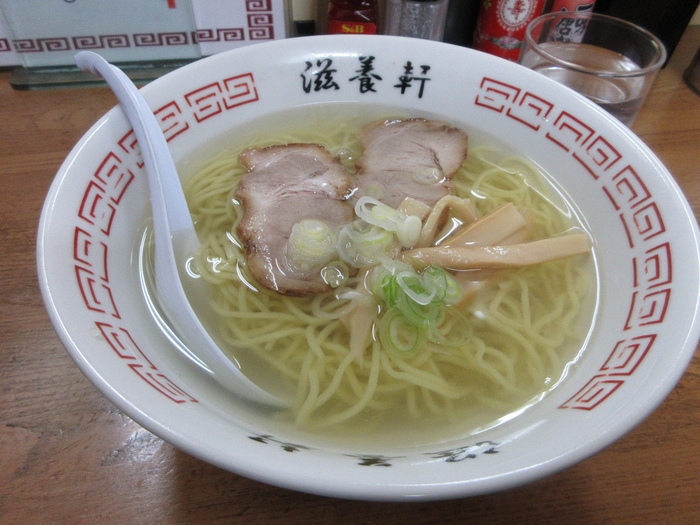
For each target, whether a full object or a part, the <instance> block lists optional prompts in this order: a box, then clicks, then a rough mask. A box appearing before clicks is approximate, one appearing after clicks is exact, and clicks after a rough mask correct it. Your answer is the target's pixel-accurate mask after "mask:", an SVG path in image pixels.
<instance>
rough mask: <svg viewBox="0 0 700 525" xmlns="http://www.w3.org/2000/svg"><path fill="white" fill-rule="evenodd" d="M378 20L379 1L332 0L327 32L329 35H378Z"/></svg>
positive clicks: (329, 6)
mask: <svg viewBox="0 0 700 525" xmlns="http://www.w3.org/2000/svg"><path fill="white" fill-rule="evenodd" d="M378 20H379V8H378V6H377V0H331V1H330V2H328V26H327V30H326V32H327V33H328V34H329V35H333V34H351V35H376V34H377V25H378Z"/></svg>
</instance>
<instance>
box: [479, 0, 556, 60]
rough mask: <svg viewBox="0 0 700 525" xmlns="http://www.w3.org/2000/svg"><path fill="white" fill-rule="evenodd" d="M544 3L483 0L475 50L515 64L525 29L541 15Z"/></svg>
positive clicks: (529, 0) (542, 1)
mask: <svg viewBox="0 0 700 525" xmlns="http://www.w3.org/2000/svg"><path fill="white" fill-rule="evenodd" d="M544 4H545V0H482V2H481V8H480V9H479V17H478V18H477V21H476V30H475V32H474V44H473V47H474V49H478V50H479V51H484V52H486V53H490V54H492V55H496V56H499V57H502V58H505V59H507V60H512V61H513V62H517V60H518V57H519V56H520V48H521V47H522V44H523V40H524V39H525V28H526V27H527V24H529V23H530V21H531V20H532V19H533V18H536V17H538V16H539V15H541V14H542V11H543V9H544Z"/></svg>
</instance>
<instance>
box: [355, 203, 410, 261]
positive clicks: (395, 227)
mask: <svg viewBox="0 0 700 525" xmlns="http://www.w3.org/2000/svg"><path fill="white" fill-rule="evenodd" d="M355 213H356V214H357V216H358V217H359V218H360V219H362V220H363V221H365V222H367V223H369V224H372V225H374V226H377V227H379V228H383V229H385V230H387V231H390V232H395V233H396V237H397V238H398V240H399V243H400V244H401V246H402V247H403V248H411V247H412V246H414V245H415V244H416V242H418V238H419V237H420V231H421V228H422V226H423V223H422V221H421V220H420V217H417V216H415V215H406V214H405V213H403V212H400V211H398V210H396V209H394V208H392V207H390V206H387V205H386V204H384V203H382V202H381V201H379V200H377V199H374V198H372V197H369V196H367V195H364V196H362V197H360V198H359V199H358V200H357V203H355Z"/></svg>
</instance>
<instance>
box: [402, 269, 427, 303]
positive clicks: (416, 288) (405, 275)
mask: <svg viewBox="0 0 700 525" xmlns="http://www.w3.org/2000/svg"><path fill="white" fill-rule="evenodd" d="M395 278H396V283H397V284H398V285H399V286H400V287H401V289H402V290H403V293H405V294H406V295H407V296H408V298H409V299H411V300H413V301H415V302H416V303H418V304H420V305H422V306H425V305H427V304H430V303H432V302H433V299H435V292H436V291H435V288H430V287H426V286H425V280H424V279H422V278H421V276H420V275H418V274H417V273H415V272H400V273H398V274H397V275H396V277H395Z"/></svg>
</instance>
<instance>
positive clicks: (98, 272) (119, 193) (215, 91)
mask: <svg viewBox="0 0 700 525" xmlns="http://www.w3.org/2000/svg"><path fill="white" fill-rule="evenodd" d="M257 100H258V91H257V88H256V86H255V79H254V77H253V74H252V73H243V74H240V75H235V76H232V77H227V78H224V79H222V80H220V81H217V82H213V83H210V84H207V85H204V86H201V87H200V88H197V89H195V90H192V91H190V92H188V93H185V94H184V95H182V97H181V98H179V99H177V100H172V101H170V102H168V103H166V104H164V105H162V106H161V107H160V108H158V109H157V110H155V111H154V114H155V115H156V118H157V119H158V121H159V123H160V125H161V129H162V130H163V133H164V134H165V137H166V139H167V140H168V141H171V140H173V139H175V138H176V137H179V136H181V135H182V134H183V133H185V132H187V131H189V130H190V129H192V128H194V127H196V126H197V125H198V124H199V123H201V122H203V121H205V120H207V119H210V118H212V117H215V116H216V115H220V114H222V113H223V112H224V111H229V110H232V109H235V108H237V107H240V106H242V105H244V104H251V103H254V102H256V101H257ZM142 169H143V158H142V156H141V152H140V149H139V147H138V142H137V141H136V137H135V135H134V132H133V130H129V131H128V132H127V133H126V134H125V135H124V136H123V137H121V138H120V139H119V140H117V141H116V143H115V144H114V146H113V147H112V148H111V149H110V150H109V151H108V152H107V153H106V154H105V156H104V157H103V159H102V161H101V162H100V163H99V164H97V166H95V170H94V172H93V174H92V176H91V177H90V179H89V180H88V181H87V182H86V185H85V189H84V191H83V194H82V198H81V200H80V205H79V207H78V211H77V214H76V224H75V228H74V235H73V266H74V270H75V277H76V284H77V287H78V290H79V291H80V296H81V297H82V300H83V305H84V306H85V308H86V309H87V310H88V311H89V312H90V314H91V316H92V317H93V318H94V323H95V326H96V327H97V328H98V329H99V331H100V333H101V335H102V337H103V338H104V339H105V341H107V343H108V344H109V346H110V347H111V348H112V350H114V352H115V354H116V355H117V356H118V357H119V358H120V359H123V360H125V362H126V363H127V365H128V366H129V368H130V369H131V370H133V371H134V372H135V373H136V374H137V375H138V376H139V377H140V378H141V379H143V380H144V381H145V382H146V383H148V384H149V385H150V386H151V387H153V388H154V389H155V390H156V391H158V392H159V393H161V394H162V395H164V396H166V397H167V398H168V399H170V400H172V401H174V402H175V403H187V402H196V401H197V400H196V399H195V398H193V397H192V396H191V395H189V394H188V393H187V392H186V391H185V390H183V389H182V388H181V387H179V386H178V385H177V384H175V383H174V382H173V381H172V380H170V379H169V378H168V377H167V376H166V375H165V374H163V373H162V372H161V371H159V370H158V368H157V367H156V366H155V365H154V364H153V363H152V362H151V361H150V360H149V359H148V357H146V354H145V353H144V352H143V351H142V350H141V347H140V346H139V344H138V343H137V341H136V338H135V337H134V334H132V333H131V332H130V331H129V330H128V328H126V327H125V326H123V325H122V324H121V320H122V317H121V315H120V313H119V304H118V298H117V296H116V294H115V293H113V289H112V283H111V282H110V276H109V250H110V248H109V247H110V234H111V233H112V227H113V224H114V220H115V217H116V216H117V214H118V213H119V206H120V204H121V203H122V202H123V199H124V196H125V194H126V193H127V191H128V190H129V188H130V187H131V183H132V182H133V181H134V179H135V178H136V177H137V176H142Z"/></svg>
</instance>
